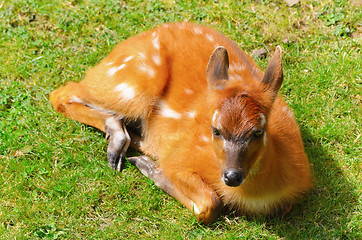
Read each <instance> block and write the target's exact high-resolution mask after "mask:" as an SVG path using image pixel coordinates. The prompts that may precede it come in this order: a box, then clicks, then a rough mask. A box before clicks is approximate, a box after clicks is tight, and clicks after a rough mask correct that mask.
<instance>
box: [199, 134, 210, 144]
mask: <svg viewBox="0 0 362 240" xmlns="http://www.w3.org/2000/svg"><path fill="white" fill-rule="evenodd" d="M201 141H203V142H206V143H207V142H209V141H210V138H208V137H207V136H205V135H202V136H201Z"/></svg>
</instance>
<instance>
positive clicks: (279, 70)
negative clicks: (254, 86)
mask: <svg viewBox="0 0 362 240" xmlns="http://www.w3.org/2000/svg"><path fill="white" fill-rule="evenodd" d="M261 81H262V82H263V83H264V84H265V85H266V87H267V90H270V91H272V93H273V97H274V98H275V97H276V96H277V94H278V91H279V89H280V87H281V85H282V83H283V66H282V49H281V48H280V46H277V48H276V50H275V53H274V55H273V57H272V59H271V60H270V62H269V64H268V67H267V69H266V71H265V73H264V76H263V79H262V80H261Z"/></svg>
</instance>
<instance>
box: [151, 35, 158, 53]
mask: <svg viewBox="0 0 362 240" xmlns="http://www.w3.org/2000/svg"><path fill="white" fill-rule="evenodd" d="M152 44H153V47H154V48H156V49H157V50H159V49H160V41H159V39H158V36H157V35H156V32H153V33H152Z"/></svg>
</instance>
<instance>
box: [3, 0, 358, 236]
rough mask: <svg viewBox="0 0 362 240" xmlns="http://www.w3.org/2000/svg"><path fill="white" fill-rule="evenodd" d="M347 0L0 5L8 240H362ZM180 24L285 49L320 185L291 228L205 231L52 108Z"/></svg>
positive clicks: (291, 94)
mask: <svg viewBox="0 0 362 240" xmlns="http://www.w3.org/2000/svg"><path fill="white" fill-rule="evenodd" d="M351 2H353V1H342V0H340V1H326V0H325V1H301V3H299V4H298V5H296V6H295V7H292V8H290V7H288V6H287V5H286V4H285V3H284V1H206V2H205V1H176V2H174V1H166V0H165V1H125V2H120V1H118V0H112V1H95V0H94V1H52V2H46V1H35V0H32V1H30V0H28V1H0V34H1V35H0V36H1V37H0V56H1V58H0V81H1V84H0V161H1V164H0V173H1V176H0V179H1V188H0V194H1V198H0V238H3V239H15V238H16V239H19V238H20V239H21V238H26V239H28V238H47V239H56V238H71V239H78V238H83V239H97V238H99V239H107V238H109V239H115V238H119V239H124V238H126V237H127V238H130V239H135V238H139V239H143V238H160V239H184V238H186V239H187V238H188V239H202V238H206V239H212V238H215V237H217V238H221V239H235V238H243V237H244V238H256V239H279V238H283V237H285V238H287V239H358V238H362V229H361V226H362V225H361V223H362V216H361V215H362V214H361V206H362V197H361V196H362V194H361V190H362V187H361V184H362V178H361V176H362V167H361V166H362V164H361V157H360V155H361V139H362V136H361V83H362V58H361V46H362V40H361V36H362V33H361V31H362V30H361V29H362V22H361V19H362V8H361V6H358V5H352V4H351ZM354 2H357V1H354ZM184 20H187V21H193V22H199V23H202V24H204V25H208V26H211V27H213V28H215V29H217V30H219V31H221V32H223V33H224V34H225V35H227V36H229V37H230V38H231V39H233V40H234V41H235V42H237V44H238V45H240V47H241V48H243V49H244V50H246V51H247V52H248V53H251V51H252V50H254V49H260V48H265V49H266V50H267V52H269V53H270V52H273V51H274V49H275V47H276V46H277V45H281V46H282V48H283V50H284V55H283V61H284V62H283V63H284V74H285V82H284V83H283V86H282V89H281V93H282V94H283V96H284V98H285V99H286V101H287V102H288V104H289V105H290V106H291V108H292V109H293V112H294V113H295V115H296V117H297V120H298V122H299V124H300V127H301V131H302V135H303V139H304V143H305V147H306V152H307V154H308V156H309V158H310V161H311V166H312V169H313V172H314V178H315V187H314V189H313V190H312V191H311V192H310V193H309V194H307V195H306V196H305V198H304V199H300V200H299V201H298V202H297V204H296V205H295V206H294V208H293V210H292V212H291V213H290V214H289V215H288V216H286V217H285V218H284V219H278V218H266V217H256V218H248V217H243V216H234V215H233V214H232V213H231V214H226V215H223V216H221V217H220V218H219V219H218V221H217V222H216V223H214V224H212V225H211V226H203V225H200V224H199V223H197V221H196V219H195V217H194V216H192V214H191V213H190V211H188V210H186V209H185V208H184V207H183V206H182V205H181V204H180V203H178V202H177V201H176V200H174V199H173V198H171V197H169V196H168V195H167V194H165V193H164V192H162V191H161V190H159V189H158V188H157V187H156V186H155V185H154V184H153V183H152V182H151V181H149V180H148V179H146V178H145V177H143V176H142V175H141V174H140V173H139V172H138V171H137V169H135V168H134V167H132V166H129V165H127V168H126V169H125V170H124V171H123V172H122V173H115V172H113V171H111V170H110V169H109V168H108V166H107V162H106V148H107V142H106V140H105V139H104V136H103V135H102V134H101V133H100V132H98V131H96V130H95V129H93V128H91V127H87V126H85V125H83V124H80V123H78V122H75V121H72V120H69V119H66V118H64V117H63V116H61V115H59V114H56V113H55V112H54V111H53V110H52V108H51V106H50V104H49V101H48V94H49V93H50V92H51V91H52V90H54V89H56V88H57V87H59V86H60V85H62V84H64V83H66V82H69V81H79V80H81V79H82V78H83V77H84V73H85V71H86V70H87V69H88V68H90V67H92V66H94V65H95V64H96V63H97V62H99V61H100V60H101V59H102V58H103V57H104V56H106V55H107V53H108V52H109V51H110V50H111V49H112V48H113V47H114V46H115V45H116V44H117V43H119V42H120V41H122V40H123V39H126V38H128V37H130V36H133V35H135V34H138V33H140V32H142V31H144V30H147V29H151V28H153V27H155V26H157V25H159V24H162V23H164V22H174V21H184ZM269 58H270V54H268V57H267V58H266V59H259V60H257V62H258V63H259V64H260V65H261V66H262V67H263V68H265V67H266V64H267V62H268V60H269Z"/></svg>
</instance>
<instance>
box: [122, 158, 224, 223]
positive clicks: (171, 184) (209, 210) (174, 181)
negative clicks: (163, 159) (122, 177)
mask: <svg viewBox="0 0 362 240" xmlns="http://www.w3.org/2000/svg"><path fill="white" fill-rule="evenodd" d="M128 161H129V162H130V163H131V164H133V165H135V166H136V167H137V168H138V169H139V170H140V171H141V173H142V174H143V175H145V176H146V177H148V178H149V179H151V180H153V181H154V183H155V184H156V185H157V186H158V187H159V188H161V189H162V190H164V191H165V192H166V193H168V194H169V195H171V196H172V197H174V198H176V199H177V200H179V201H180V202H181V203H182V204H183V205H184V206H185V207H187V208H188V209H190V210H191V211H192V212H193V213H194V214H195V215H196V216H197V220H198V221H200V222H203V223H204V224H208V223H211V222H213V221H215V220H216V218H217V217H218V216H219V214H220V211H221V202H220V199H219V197H218V196H217V194H216V193H215V191H214V190H213V189H212V188H211V187H210V186H209V185H208V184H207V183H205V182H204V181H203V180H202V178H201V177H200V176H199V175H198V174H197V173H192V172H187V171H184V172H177V173H176V174H173V175H172V176H169V175H166V174H165V173H164V171H163V170H162V169H160V168H159V167H157V165H156V163H155V162H154V161H153V160H152V159H151V158H150V157H148V156H139V157H130V158H128Z"/></svg>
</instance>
